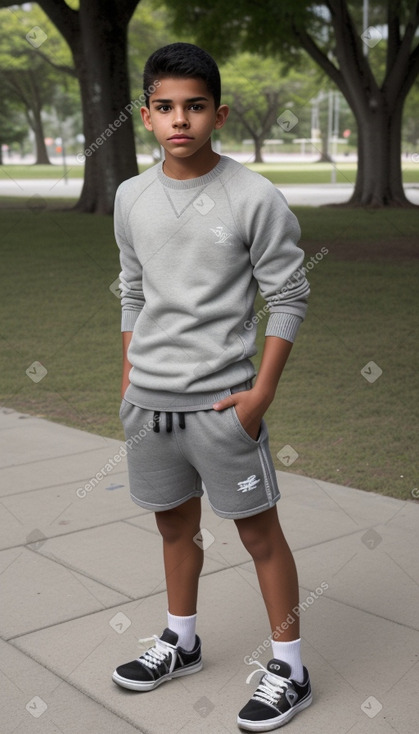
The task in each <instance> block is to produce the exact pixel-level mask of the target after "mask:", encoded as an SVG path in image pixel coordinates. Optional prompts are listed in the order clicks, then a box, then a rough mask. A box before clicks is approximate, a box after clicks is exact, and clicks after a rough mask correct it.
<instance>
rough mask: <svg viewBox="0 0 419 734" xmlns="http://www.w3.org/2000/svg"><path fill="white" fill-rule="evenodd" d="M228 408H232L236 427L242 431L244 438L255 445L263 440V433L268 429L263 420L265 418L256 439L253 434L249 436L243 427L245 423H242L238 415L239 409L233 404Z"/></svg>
mask: <svg viewBox="0 0 419 734" xmlns="http://www.w3.org/2000/svg"><path fill="white" fill-rule="evenodd" d="M228 410H231V415H232V418H233V422H234V425H235V426H236V428H237V430H238V432H239V433H240V435H241V436H243V438H245V439H246V440H247V441H249V442H250V443H251V444H252V445H253V446H254V445H257V444H259V443H260V441H261V439H262V434H264V432H265V431H266V427H265V421H264V420H263V418H262V422H261V424H260V428H259V435H258V437H257V439H254V438H252V437H251V436H249V434H248V433H247V431H246V429H245V428H244V427H243V425H242V423H241V421H240V418H239V416H238V415H237V411H236V408H235V407H234V405H232V406H231V408H229V409H228Z"/></svg>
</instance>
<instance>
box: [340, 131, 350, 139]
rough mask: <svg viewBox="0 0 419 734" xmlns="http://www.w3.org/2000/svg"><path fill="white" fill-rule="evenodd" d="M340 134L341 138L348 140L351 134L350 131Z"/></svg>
mask: <svg viewBox="0 0 419 734" xmlns="http://www.w3.org/2000/svg"><path fill="white" fill-rule="evenodd" d="M342 134H343V137H344V138H349V136H350V134H351V131H350V130H344V131H343V133H342Z"/></svg>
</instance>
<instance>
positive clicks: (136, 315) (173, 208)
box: [115, 156, 309, 410]
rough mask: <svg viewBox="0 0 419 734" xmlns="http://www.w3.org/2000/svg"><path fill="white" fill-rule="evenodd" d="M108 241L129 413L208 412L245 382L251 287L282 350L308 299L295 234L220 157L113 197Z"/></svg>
mask: <svg viewBox="0 0 419 734" xmlns="http://www.w3.org/2000/svg"><path fill="white" fill-rule="evenodd" d="M115 237H116V241H117V244H118V247H119V249H120V261H121V274H120V283H121V286H120V288H121V302H122V331H132V332H133V336H132V340H131V344H130V347H129V350H128V359H129V361H130V363H131V364H132V369H131V372H130V385H129V387H128V389H127V392H126V394H125V397H126V399H127V400H129V401H130V402H132V403H134V404H135V405H139V406H141V407H143V408H149V409H155V410H199V409H208V408H210V407H211V406H212V404H213V403H214V402H215V401H216V400H219V399H222V398H223V397H226V396H227V395H228V394H229V388H232V387H234V386H236V385H239V384H241V383H243V382H245V381H247V380H249V379H251V378H252V377H253V376H254V374H255V370H254V367H253V364H252V362H251V360H250V357H252V356H253V355H254V354H256V347H255V336H256V329H257V322H258V320H259V318H258V317H256V316H255V313H254V300H255V296H256V293H257V289H258V287H259V289H260V292H261V295H262V297H263V298H264V299H265V301H266V306H265V309H264V310H266V312H267V313H269V318H268V322H267V327H266V335H269V336H277V337H281V338H283V339H286V340H288V341H293V340H294V338H295V336H296V333H297V330H298V327H299V325H300V323H301V321H302V320H303V318H304V316H305V312H306V307H307V305H306V301H307V296H308V294H309V285H308V282H307V280H306V278H305V276H304V271H303V269H302V267H301V266H302V263H303V258H304V253H303V251H302V250H301V249H300V248H299V247H297V244H296V243H297V242H298V240H299V237H300V228H299V225H298V221H297V219H296V217H295V216H294V214H292V212H291V211H290V210H289V208H288V205H287V203H286V201H285V199H284V197H283V196H282V194H281V193H280V192H279V191H278V190H277V189H276V188H275V186H273V185H272V184H271V183H270V182H269V181H268V180H267V179H266V178H264V177H263V176H260V175H259V174H257V173H254V172H252V171H249V170H248V169H247V168H245V167H244V166H242V165H241V164H239V163H236V161H234V160H232V159H231V158H228V157H226V156H221V157H220V160H219V162H218V164H217V165H216V167H215V168H213V169H212V170H211V171H210V172H209V173H207V174H206V175H205V176H200V177H199V178H194V179H187V180H177V179H173V178H169V177H168V176H166V175H165V174H164V173H163V170H162V164H161V163H159V164H157V165H156V166H153V167H152V168H151V169H149V170H147V171H145V172H144V173H142V174H140V175H139V176H134V177H133V178H130V179H128V180H127V181H124V182H123V183H122V184H121V185H120V187H119V188H118V191H117V194H116V200H115Z"/></svg>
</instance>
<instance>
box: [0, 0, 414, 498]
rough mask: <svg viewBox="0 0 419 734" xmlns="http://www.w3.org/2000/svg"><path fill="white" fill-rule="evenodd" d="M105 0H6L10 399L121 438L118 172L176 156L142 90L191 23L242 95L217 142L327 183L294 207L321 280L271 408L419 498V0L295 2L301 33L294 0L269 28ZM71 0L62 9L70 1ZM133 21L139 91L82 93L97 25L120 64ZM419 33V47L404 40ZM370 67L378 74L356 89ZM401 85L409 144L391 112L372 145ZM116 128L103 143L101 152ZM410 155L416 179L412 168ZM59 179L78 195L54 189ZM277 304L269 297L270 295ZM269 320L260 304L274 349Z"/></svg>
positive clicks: (1, 171)
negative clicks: (323, 197)
mask: <svg viewBox="0 0 419 734" xmlns="http://www.w3.org/2000/svg"><path fill="white" fill-rule="evenodd" d="M87 5H88V4H87V3H86V2H85V3H83V2H82V3H81V4H80V7H79V4H78V3H76V2H72V3H70V2H69V3H64V2H56V3H51V2H47V1H46V0H45V2H43V3H40V5H37V4H35V3H25V4H23V5H22V6H17V5H13V6H10V7H5V6H6V3H0V7H1V9H0V21H1V23H0V63H1V81H0V88H1V92H2V107H1V110H0V142H1V150H2V163H1V166H0V193H2V192H3V194H4V195H3V196H1V199H0V220H1V227H2V264H3V267H2V270H1V279H2V286H1V287H2V314H3V318H2V327H1V340H2V350H1V356H0V366H1V372H0V404H1V405H3V406H5V407H7V408H13V409H16V410H19V411H22V412H25V413H30V414H33V415H37V416H43V417H45V418H48V419H50V420H55V421H58V422H62V423H65V424H66V425H69V426H74V427H78V428H81V429H83V430H85V431H89V432H94V433H98V434H101V435H103V436H108V437H114V438H118V439H122V437H123V436H122V429H121V426H120V423H119V419H118V408H119V402H120V389H119V386H120V366H121V347H120V336H119V318H120V301H119V298H118V291H117V287H116V281H117V278H118V273H119V263H118V251H117V248H116V245H115V242H114V237H113V228H112V217H111V213H112V212H111V208H112V207H111V203H110V200H112V201H113V196H114V193H115V186H116V185H117V183H118V182H119V180H123V179H124V178H126V177H128V175H134V174H135V173H136V172H137V170H139V171H143V170H145V168H146V167H148V166H150V165H152V164H153V162H154V161H155V160H156V159H157V158H158V156H159V151H158V150H156V145H155V142H154V139H153V137H152V136H151V135H149V134H147V133H146V132H145V131H144V129H143V127H142V124H141V121H140V115H139V106H138V105H136V104H134V102H135V101H136V100H137V101H138V100H139V99H140V97H141V94H142V84H141V76H142V67H143V65H144V62H145V60H146V58H147V57H148V55H149V54H150V53H151V52H152V51H153V50H154V49H155V48H157V47H159V46H161V45H164V44H166V43H170V42H173V41H176V40H183V41H188V42H197V43H203V45H205V47H207V48H208V50H209V51H211V52H213V53H214V56H215V57H216V59H217V61H219V62H220V67H221V74H222V79H223V101H224V102H227V103H228V104H230V106H231V110H232V112H231V118H230V120H229V122H228V124H227V126H226V128H225V129H223V131H221V132H220V134H219V135H217V136H215V139H214V145H215V146H216V149H217V150H219V151H221V152H222V153H225V154H227V155H232V156H234V157H236V158H237V160H240V161H241V162H243V163H244V164H245V165H249V167H250V168H252V169H254V170H257V171H258V172H259V173H261V174H262V175H265V176H267V177H268V178H269V179H270V180H271V181H272V182H273V183H274V184H276V185H278V186H279V187H280V188H281V187H282V186H296V185H299V186H301V185H306V186H307V187H308V188H307V194H306V198H305V201H304V204H305V205H304V206H302V205H301V204H300V205H298V206H295V205H292V209H293V211H295V213H296V214H297V216H298V218H299V220H300V224H301V228H302V240H301V244H302V247H303V248H304V250H305V253H306V261H305V262H306V267H307V270H308V271H309V272H308V278H309V281H310V283H311V286H312V295H311V299H310V308H309V312H308V316H307V320H306V322H305V324H304V325H303V326H302V328H301V330H300V333H299V337H298V339H297V342H296V344H295V347H294V348H293V352H292V354H291V357H290V359H289V362H288V364H287V367H286V370H285V372H284V375H283V377H282V378H281V383H280V386H279V389H278V393H277V397H276V399H275V402H274V403H273V404H272V406H271V407H270V409H269V412H268V415H267V420H268V423H269V426H270V432H271V447H272V453H273V455H274V457H275V462H276V467H277V468H278V469H281V470H284V468H285V469H287V468H288V467H289V468H290V471H291V472H293V473H297V474H298V473H300V474H304V475H306V476H311V477H315V478H317V479H322V480H327V481H331V482H336V483H337V484H342V485H346V486H350V487H357V488H360V489H364V490H369V491H375V492H379V493H381V494H387V495H391V496H394V497H400V498H403V499H415V498H417V492H416V491H415V490H416V487H417V474H415V471H416V462H415V459H416V456H415V442H414V436H415V427H416V425H417V423H416V420H417V404H418V387H417V379H416V375H417V364H416V359H417V356H416V354H417V350H416V343H415V326H416V324H417V317H416V313H417V305H416V304H417V296H416V294H417V271H418V259H417V258H418V229H419V227H418V224H419V217H418V210H417V206H416V205H417V202H418V199H417V191H418V190H419V143H418V141H419V115H418V105H419V88H418V83H417V72H418V69H419V64H418V44H417V40H418V37H417V27H418V23H419V17H418V11H417V9H416V14H415V12H414V9H415V7H416V8H417V4H416V3H411V2H406V3H401V4H398V6H399V17H397V18H396V17H395V15H394V12H395V11H394V8H395V4H392V3H386V2H383V3H372V2H371V3H369V8H368V10H369V13H370V16H369V19H368V24H367V25H366V24H365V16H364V15H363V11H365V3H364V4H363V3H362V2H354V3H350V2H347V3H343V4H339V5H343V6H344V7H345V8H347V11H348V13H350V16H349V17H350V18H351V19H352V21H353V25H352V26H350V25H348V17H341V18H337V17H335V16H333V14H331V13H330V12H329V14H328V6H329V5H330V6H332V7H333V6H334V5H338V4H336V3H324V4H319V5H318V6H316V7H317V8H318V9H319V10H318V11H317V13H316V16H315V17H314V18H313V17H312V16H310V15H309V11H308V10H307V8H308V7H309V4H308V3H302V2H300V3H298V2H296V3H295V11H294V12H295V17H294V26H295V28H296V29H297V30H298V33H299V34H300V36H298V33H297V35H296V36H295V37H294V39H292V37H291V36H290V35H288V36H287V35H286V30H287V29H286V27H285V20H284V19H282V20H284V29H283V33H282V34H281V33H280V32H279V31H278V28H279V27H280V25H278V23H275V22H271V23H268V25H269V26H271V28H268V27H266V23H267V22H268V21H269V8H271V9H272V12H273V13H275V12H279V11H278V8H277V6H279V5H280V4H278V3H264V4H259V5H258V4H256V7H259V6H260V7H262V5H263V13H264V15H263V18H261V17H259V16H257V17H255V18H254V19H253V21H254V23H255V24H259V26H260V27H261V28H262V30H263V33H262V32H261V33H260V34H257V33H255V26H254V25H253V26H249V28H247V27H244V26H241V25H240V19H239V17H238V16H237V15H236V14H237V13H242V16H243V9H244V8H245V6H246V3H243V2H236V3H229V2H226V1H224V2H223V3H219V2H212V3H210V2H202V3H200V4H199V3H198V4H197V6H196V7H198V8H199V7H201V9H202V13H201V15H199V14H198V15H197V16H196V17H193V15H191V12H189V11H188V12H186V10H185V7H184V5H183V4H181V3H176V2H174V0H173V1H172V2H168V3H166V4H163V3H156V2H151V1H149V0H141V2H140V3H138V2H133V1H132V2H129V1H128V0H126V2H119V3H111V2H102V3H100V4H98V3H96V2H92V3H90V4H89V7H90V11H88V10H87ZM396 5H397V4H396ZM274 6H275V7H274ZM194 7H195V6H194ZM310 7H312V6H310ZM321 8H323V11H321ZM390 8H392V11H391V12H393V15H391V13H390ZM44 10H46V12H47V13H48V11H50V12H49V13H48V14H46V13H45V12H44ZM59 10H61V11H62V13H63V18H64V20H63V21H60V20H58V19H57V17H56V16H55V13H58V11H59ZM93 11H95V12H96V14H97V15H96V18H95V16H94V12H93ZM180 11H182V12H180ZM89 12H90V13H91V15H89ZM69 13H70V15H69ZM77 16H80V18H77ZM242 16H240V17H242ZM76 19H77V21H79V20H80V21H83V22H82V23H81V30H82V31H83V33H85V34H87V33H88V37H87V40H86V39H84V40H83V34H82V43H79V45H78V46H77V43H76V41H74V40H72V39H71V38H70V35H71V34H72V36H74V37H76V36H77V28H78V26H77V24H76ZM89 20H90V25H89V22H88V21H89ZM95 20H96V24H95ZM106 20H107V23H105V21H106ZM278 21H281V18H280V17H279V18H278ZM56 22H57V23H58V27H59V26H60V23H61V22H63V23H64V25H65V28H66V33H65V34H64V35H66V36H67V37H66V39H65V40H64V37H63V34H62V33H60V32H59V30H58V29H57V27H56V25H55V23H56ZM397 23H398V29H399V32H398V35H397V33H396V32H395V26H396V25H397ZM231 24H232V25H231ZM234 24H236V25H234ZM238 24H239V25H238ZM339 24H340V25H339ZM73 26H74V27H73ZM232 28H233V30H234V29H235V32H234V33H233V32H232ZM339 28H340V31H341V33H340V35H339V33H338V31H339ZM124 29H125V30H126V31H127V45H126V50H127V69H128V74H127V78H126V79H122V78H121V77H118V75H115V76H116V79H113V80H112V84H113V85H115V84H118V86H119V89H120V90H121V91H120V93H121V95H124V96H123V100H124V102H121V99H122V97H120V98H119V99H116V100H114V101H113V103H112V104H113V105H114V108H113V109H112V105H111V104H110V101H112V100H111V98H112V94H111V93H109V94H106V93H105V94H104V95H101V89H100V85H99V87H98V88H96V87H95V86H94V84H95V83H96V82H94V81H93V82H92V79H90V80H89V79H88V80H87V82H85V89H86V88H88V89H90V98H89V99H87V100H86V99H84V98H83V93H82V94H80V84H81V87H82V88H83V83H81V82H82V80H81V72H80V68H81V67H82V66H83V63H82V61H83V60H82V61H80V56H83V53H82V52H83V48H84V52H85V58H84V63H85V62H86V58H87V57H88V55H89V54H88V51H89V53H90V54H94V52H95V51H96V58H93V59H92V68H94V67H95V64H96V65H98V66H100V54H99V51H100V44H99V45H96V44H95V43H94V39H95V33H96V35H98V36H99V35H100V34H101V33H102V34H103V37H102V38H101V42H103V38H107V40H108V45H109V47H112V48H113V54H114V55H113V56H112V55H111V58H109V55H108V57H107V58H105V55H104V56H103V67H106V65H107V63H109V64H111V65H112V63H114V64H115V67H112V68H118V70H119V71H120V70H121V68H123V64H122V62H121V60H120V59H119V61H118V62H117V61H116V59H115V55H117V52H118V49H119V51H120V48H121V44H123V38H124V34H123V31H124ZM304 29H306V35H307V32H308V31H309V32H310V34H311V35H310V38H314V39H315V41H316V44H317V45H316V48H318V49H322V53H323V56H324V58H325V59H327V60H328V63H329V64H331V63H332V61H335V62H336V68H337V69H338V71H339V74H340V77H338V76H337V75H336V74H335V73H334V72H333V70H332V69H331V68H329V67H328V65H327V62H325V63H324V66H325V68H322V66H321V65H319V64H318V63H315V61H314V60H313V58H312V56H310V55H309V54H308V53H306V52H305V50H304V49H305V46H304V44H303V42H302V38H303V37H304V38H305V36H304ZM354 29H357V34H355V36H354ZM70 31H71V34H70ZM105 31H107V34H108V35H107V36H106V33H105ZM79 32H80V31H79ZM275 34H277V36H275ZM351 34H352V35H351ZM408 34H409V35H410V38H408V40H409V47H408V49H407V52H406V44H407V42H405V45H404V46H403V40H405V39H406V37H407V36H408ZM362 36H363V37H362ZM121 39H122V40H121ZM255 39H256V40H255ZM290 39H291V40H290ZM70 41H71V45H72V46H73V53H71V51H70V46H69V42H70ZM396 41H397V42H396ZM89 44H90V45H89ZM346 45H348V48H347V49H346ZM86 46H87V47H88V51H87V50H86ZM390 47H392V48H390ZM393 47H394V48H393ZM74 49H76V51H77V53H76V54H75V51H74ZM342 49H343V50H346V53H347V54H348V53H349V54H350V51H351V49H352V52H353V57H354V58H358V61H359V65H361V66H362V64H363V65H364V66H363V74H360V77H359V79H357V78H356V72H355V71H354V70H351V68H350V67H351V61H350V59H351V58H352V57H351V56H350V55H349V56H348V55H347V56H346V61H345V59H344V58H343V57H342V56H341V54H342V53H343V51H342ZM348 49H349V51H348ZM390 52H391V53H390ZM406 53H407V56H406ZM77 54H78V55H77ZM98 54H99V58H98ZM357 54H358V57H357ZM403 54H404V56H405V57H406V59H407V61H406V64H407V66H406V74H405V75H404V76H403V75H402V74H401V73H399V76H398V79H396V80H395V79H394V78H393V77H394V74H393V77H391V69H392V68H393V69H396V70H398V71H399V72H401V69H402V67H401V61H400V60H399V59H400V58H401V57H402V55H403ZM75 59H76V60H77V59H78V65H77V64H75ZM331 60H332V61H331ZM390 60H391V61H392V67H391V68H390ZM121 64H122V65H121ZM367 69H368V70H369V73H370V74H371V75H372V76H371V78H370V77H368V74H367V73H366V70H367ZM327 72H328V73H327ZM330 74H332V76H334V77H335V78H334V79H332V78H331V76H330ZM351 75H352V76H351ZM366 78H368V85H367V86H368V89H367V90H365V89H363V88H362V86H361V85H359V84H358V86H357V83H358V82H359V80H360V79H361V80H362V79H364V80H365V79H366ZM406 78H408V80H409V84H410V86H409V88H408V89H407V90H406V88H404V87H403V84H405V80H406ZM373 80H376V85H375V86H374V83H373ZM337 82H339V83H340V85H341V87H343V88H344V89H345V91H347V96H348V97H349V99H350V102H351V104H349V103H348V99H346V98H345V95H344V94H343V93H342V91H341V89H340V88H339V84H338V83H337ZM89 84H90V87H89ZM351 84H352V86H351ZM86 85H87V87H86ZM349 87H350V88H351V89H350V91H348V88H349ZM389 88H390V89H392V95H393V97H395V98H397V94H396V92H398V93H399V98H400V99H399V105H398V108H397V110H398V111H399V112H400V111H401V112H402V114H401V115H400V126H399V130H398V137H397V134H396V133H397V129H396V128H397V126H396V127H395V128H391V129H392V130H393V132H392V139H391V141H389V140H388V139H387V140H386V139H385V137H384V136H381V139H380V134H379V129H380V126H379V125H377V134H376V137H377V145H378V146H380V145H381V149H380V147H378V148H376V149H374V150H367V151H366V150H365V141H364V138H363V135H364V129H365V127H368V126H369V125H370V124H372V123H371V121H370V120H368V119H367V117H368V115H367V113H366V112H365V109H364V107H365V105H364V106H363V100H362V98H363V97H365V98H366V99H367V101H368V102H369V107H371V100H373V101H374V100H375V101H376V102H377V100H378V103H377V104H378V108H379V109H380V110H381V107H383V108H386V107H387V108H388V106H389V99H388V97H386V94H387V95H388V94H389V92H388V89H389ZM109 89H110V90H112V89H113V87H112V85H111V86H110V87H109ZM95 90H96V92H95ZM353 90H355V91H353ZM357 90H358V91H357ZM95 95H96V96H95ZM403 95H404V96H403ZM84 96H86V92H84ZM96 97H97V98H98V99H96ZM101 98H102V103H103V105H102V106H103V107H104V108H105V109H104V110H102V112H101V113H100V114H99V113H98V114H97V115H96V116H95V120H96V121H95V122H94V124H93V122H92V120H91V119H90V120H88V121H86V114H87V113H86V109H87V108H88V109H89V110H90V112H89V114H90V115H92V114H93V112H92V110H93V111H95V106H96V105H98V106H100V105H101ZM358 98H359V99H358ZM364 102H365V100H364ZM129 104H131V105H132V107H133V109H132V114H131V113H130V114H128V115H126V116H127V117H128V120H127V121H123V124H122V125H121V126H120V127H119V128H117V129H116V130H114V131H113V130H112V128H110V127H109V126H110V125H112V124H113V123H114V121H115V120H116V119H118V116H119V115H120V114H121V111H123V110H124V109H125V108H126V105H129ZM396 106H397V105H396ZM354 109H355V111H356V115H355V114H354ZM397 110H396V111H397ZM374 114H376V115H377V111H376V110H375V112H374ZM395 116H396V117H397V115H396V113H395ZM363 118H365V121H364V122H362V119H363ZM373 121H374V118H373ZM95 126H96V127H95ZM130 126H132V130H131V134H130V135H128V133H127V131H128V132H129V127H130ZM364 126H365V127H364ZM384 127H385V125H384ZM387 127H391V126H387ZM93 129H94V130H95V131H96V133H95V135H94V136H93V137H90V138H88V135H87V134H84V133H86V132H90V133H91V132H92V130H93ZM105 131H108V132H105ZM109 131H110V132H109ZM98 135H102V136H103V138H101V141H102V142H101V143H100V145H99V144H98V145H96V149H95V151H94V152H93V154H89V145H91V144H92V142H93V141H94V140H95V139H96V140H97V136H98ZM121 135H123V136H124V138H123V139H121V138H120V136H121ZM127 137H130V138H131V139H130V140H127V139H126V138H127ZM394 138H397V140H396V143H397V145H398V149H397V145H396V153H397V155H396V154H395V153H394V150H393V147H392V146H393V142H394V141H393V139H394ZM118 139H119V140H120V142H118ZM368 139H369V140H370V141H371V131H370V137H369V138H368ZM390 142H391V145H390ZM118 146H119V147H118ZM390 148H391V150H390ZM132 150H133V151H134V155H135V163H134V166H135V169H136V170H133V163H132V155H131V156H130V151H131V153H132ZM86 151H87V153H86ZM118 151H120V153H121V155H119V154H118ZM361 152H362V156H361V163H362V169H363V171H362V173H363V176H362V177H361V178H362V179H363V180H360V154H361ZM386 158H388V161H387V165H384V163H383V160H384V159H386ZM371 161H372V162H371ZM397 164H398V165H399V168H400V178H401V180H400V183H401V184H402V189H401V187H400V186H398V185H397V184H398V181H397V178H398V171H397ZM88 167H90V170H89V169H88ZM375 169H376V170H375ZM371 170H372V174H374V176H375V179H374V180H373V185H372V187H370V190H368V191H366V186H365V180H364V179H366V178H367V175H366V171H370V173H371ZM127 172H128V173H127ZM372 174H371V175H372ZM374 176H372V177H373V178H374ZM118 179H119V180H118ZM74 180H77V181H79V183H80V185H82V184H83V188H82V191H81V193H80V196H78V195H77V197H76V198H72V196H71V195H65V192H66V186H68V188H69V189H70V187H71V183H72V182H73V181H74ZM38 181H39V184H35V189H34V182H38ZM45 182H48V183H47V186H46V188H45ZM353 184H356V186H355V190H354V186H353ZM36 186H38V187H39V192H40V193H38V191H37V189H36ZM310 186H311V187H315V189H313V188H310ZM322 187H323V188H324V190H325V191H326V192H328V193H330V195H331V201H333V196H334V194H335V192H337V191H342V190H343V191H347V200H348V201H349V200H350V199H351V195H352V200H351V201H350V204H349V205H346V206H342V205H340V206H336V205H334V206H321V207H313V206H310V203H311V200H310V197H311V196H313V195H314V191H315V190H318V189H319V188H322ZM339 187H340V188H339ZM342 187H343V188H342ZM358 188H359V194H360V197H358V200H357V197H356V196H355V194H356V192H357V189H358ZM109 189H110V193H109ZM57 190H59V191H60V196H54V194H56V192H57ZM353 191H354V194H352V192H353ZM4 192H6V193H4ZM61 192H63V193H61ZM409 204H410V205H409ZM262 307H263V302H262V301H261V300H259V301H258V302H257V304H256V310H257V311H259V310H260V309H261V308H262ZM265 323H266V320H264V319H261V321H260V324H259V348H260V347H261V344H262V341H263V331H264V325H265ZM256 365H257V359H256Z"/></svg>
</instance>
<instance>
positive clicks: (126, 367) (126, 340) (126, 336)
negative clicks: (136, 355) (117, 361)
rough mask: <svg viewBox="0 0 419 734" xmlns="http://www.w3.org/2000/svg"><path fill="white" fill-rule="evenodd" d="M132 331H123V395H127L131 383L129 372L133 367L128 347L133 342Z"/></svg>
mask: <svg viewBox="0 0 419 734" xmlns="http://www.w3.org/2000/svg"><path fill="white" fill-rule="evenodd" d="M131 339H132V331H123V332H122V385H121V397H122V398H123V397H124V395H125V390H126V389H127V387H128V385H129V372H130V369H131V367H132V365H131V364H130V362H129V361H128V357H127V352H128V347H129V345H130V343H131Z"/></svg>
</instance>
